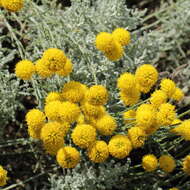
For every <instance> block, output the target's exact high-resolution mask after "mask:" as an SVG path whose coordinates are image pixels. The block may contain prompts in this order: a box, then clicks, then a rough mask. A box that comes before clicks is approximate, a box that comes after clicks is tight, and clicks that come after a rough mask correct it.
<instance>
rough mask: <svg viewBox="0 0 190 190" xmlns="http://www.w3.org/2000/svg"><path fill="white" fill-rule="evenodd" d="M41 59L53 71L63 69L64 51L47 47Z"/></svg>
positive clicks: (65, 58) (65, 59) (64, 61)
mask: <svg viewBox="0 0 190 190" xmlns="http://www.w3.org/2000/svg"><path fill="white" fill-rule="evenodd" d="M42 59H43V60H44V63H45V65H46V67H47V68H48V69H49V70H50V71H53V72H56V71H59V70H61V69H63V68H64V66H65V63H66V61H67V57H66V56H65V53H64V52H63V51H62V50H60V49H57V48H49V49H47V50H46V51H44V53H43V57H42Z"/></svg>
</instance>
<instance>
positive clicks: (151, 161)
mask: <svg viewBox="0 0 190 190" xmlns="http://www.w3.org/2000/svg"><path fill="white" fill-rule="evenodd" d="M142 166H143V168H144V169H145V170H146V171H148V172H152V171H154V170H156V169H157V167H158V160H157V158H156V156H154V155H153V154H147V155H145V156H144V157H143V159H142Z"/></svg>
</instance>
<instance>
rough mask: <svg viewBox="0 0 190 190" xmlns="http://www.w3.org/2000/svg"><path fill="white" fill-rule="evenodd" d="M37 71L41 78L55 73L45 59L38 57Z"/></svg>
mask: <svg viewBox="0 0 190 190" xmlns="http://www.w3.org/2000/svg"><path fill="white" fill-rule="evenodd" d="M35 68H36V72H37V73H38V74H39V75H40V77H41V78H43V79H44V78H48V77H51V76H52V75H53V72H52V71H50V70H49V69H48V67H47V66H46V65H45V63H44V60H43V59H38V60H37V61H36V64H35Z"/></svg>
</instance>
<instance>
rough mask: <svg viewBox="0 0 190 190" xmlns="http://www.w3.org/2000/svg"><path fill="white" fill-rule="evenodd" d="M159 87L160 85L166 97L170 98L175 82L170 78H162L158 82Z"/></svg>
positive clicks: (174, 88) (173, 91)
mask: <svg viewBox="0 0 190 190" xmlns="http://www.w3.org/2000/svg"><path fill="white" fill-rule="evenodd" d="M160 87H161V90H162V91H164V92H165V93H166V95H167V96H168V98H171V97H172V95H173V94H174V93H175V90H176V85H175V83H174V82H173V81H172V80H170V79H162V81H161V83H160Z"/></svg>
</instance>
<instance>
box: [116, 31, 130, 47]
mask: <svg viewBox="0 0 190 190" xmlns="http://www.w3.org/2000/svg"><path fill="white" fill-rule="evenodd" d="M112 35H113V38H114V39H115V40H116V41H118V42H119V43H120V44H121V45H122V46H126V45H128V44H129V42H130V39H131V35H130V32H129V31H127V30H125V29H124V28H116V29H115V30H114V31H113V32H112Z"/></svg>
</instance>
